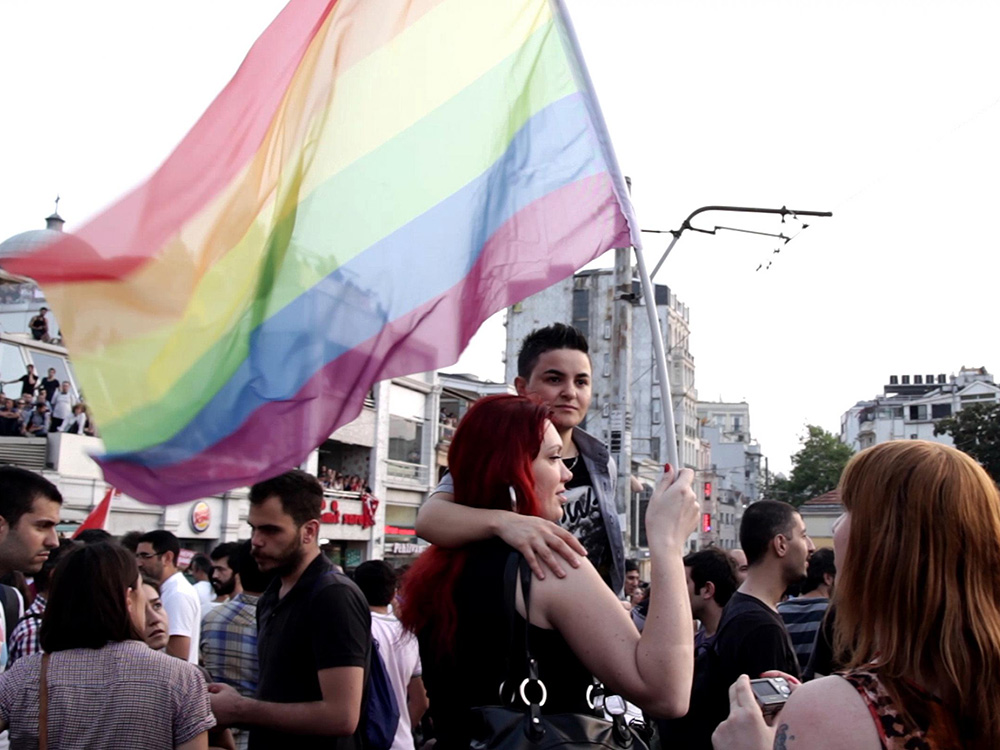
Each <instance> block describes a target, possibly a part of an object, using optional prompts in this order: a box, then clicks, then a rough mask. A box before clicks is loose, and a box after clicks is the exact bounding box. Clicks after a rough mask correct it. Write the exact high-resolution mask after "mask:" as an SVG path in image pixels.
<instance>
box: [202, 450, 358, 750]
mask: <svg viewBox="0 0 1000 750" xmlns="http://www.w3.org/2000/svg"><path fill="white" fill-rule="evenodd" d="M322 502H323V488H322V486H321V485H320V483H319V480H317V479H316V477H314V476H312V475H310V474H307V473H305V472H304V471H299V470H298V469H295V470H292V471H289V472H286V473H284V474H282V475H280V476H277V477H274V478H273V479H269V480H267V481H264V482H260V483H258V484H255V485H254V486H253V487H251V488H250V515H249V518H248V519H247V520H248V521H249V523H250V528H251V529H252V530H253V534H252V536H251V545H252V550H253V557H254V559H255V560H256V561H257V564H258V566H260V569H261V570H262V571H265V572H273V573H274V574H275V575H276V576H277V578H276V579H275V580H274V581H272V582H271V584H270V585H269V586H268V588H267V590H266V591H265V592H264V593H263V595H262V596H261V597H260V599H259V600H258V602H257V625H258V633H257V655H258V658H259V666H260V673H259V674H260V676H259V680H258V683H257V695H256V699H252V698H247V697H244V696H241V695H240V694H239V693H238V692H237V691H236V690H234V689H233V688H232V687H231V686H229V685H220V684H213V685H211V686H210V687H209V690H210V692H211V693H212V711H213V713H214V714H215V716H216V718H217V719H218V720H219V723H220V724H223V725H233V724H236V725H250V727H251V729H250V746H251V747H252V748H254V749H255V750H262V749H263V748H287V747H295V748H297V749H298V750H310V749H311V748H337V749H338V750H346V749H347V748H360V747H361V741H362V735H363V734H364V732H363V731H361V727H362V722H361V706H362V704H363V701H364V694H365V685H366V684H367V679H366V678H367V673H368V664H369V658H370V654H371V615H370V614H369V612H368V605H367V603H366V602H365V598H364V596H363V595H362V594H361V591H360V590H359V589H358V587H357V586H356V585H355V584H354V583H353V582H352V581H350V580H349V579H348V578H346V577H345V576H343V575H341V574H339V573H336V572H334V571H333V570H332V568H333V566H332V565H331V564H330V562H329V561H328V560H327V559H326V557H324V556H323V554H322V553H321V552H320V548H319V527H320V522H319V517H320V508H321V504H322ZM244 585H246V584H245V583H244Z"/></svg>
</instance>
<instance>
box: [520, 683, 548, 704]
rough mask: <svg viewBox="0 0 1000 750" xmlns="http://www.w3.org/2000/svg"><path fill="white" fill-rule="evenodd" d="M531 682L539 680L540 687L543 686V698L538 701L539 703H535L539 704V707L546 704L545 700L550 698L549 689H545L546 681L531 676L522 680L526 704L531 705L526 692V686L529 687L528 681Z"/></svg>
mask: <svg viewBox="0 0 1000 750" xmlns="http://www.w3.org/2000/svg"><path fill="white" fill-rule="evenodd" d="M529 682H537V683H538V687H539V688H541V690H542V699H541V700H540V701H538V703H536V704H535V705H537V706H539V707H541V706H544V705H545V701H547V700H548V699H549V691H548V690H546V689H545V683H544V682H542V681H541V680H533V679H531V678H530V677H525V678H524V680H523V681H522V682H521V700H523V701H524V705H526V706H530V705H531V701H529V700H528V695H527V693H525V692H524V689H525V688H526V687H528V683H529Z"/></svg>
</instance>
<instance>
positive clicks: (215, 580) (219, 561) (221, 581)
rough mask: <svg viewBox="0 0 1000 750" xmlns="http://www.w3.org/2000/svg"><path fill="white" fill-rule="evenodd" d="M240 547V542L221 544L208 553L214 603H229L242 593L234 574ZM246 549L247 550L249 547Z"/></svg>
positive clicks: (236, 576) (237, 578) (237, 577)
mask: <svg viewBox="0 0 1000 750" xmlns="http://www.w3.org/2000/svg"><path fill="white" fill-rule="evenodd" d="M241 546H242V544H241V543H240V542H223V543H222V544H220V545H218V546H217V547H216V548H215V549H213V550H212V551H211V553H209V557H210V558H212V589H213V591H214V592H215V601H216V602H225V601H229V600H230V599H232V598H234V597H235V596H237V595H238V594H239V593H240V592H241V591H242V589H241V588H240V577H239V575H238V574H237V573H236V557H237V555H239V552H240V547H241ZM247 549H248V550H249V546H248V547H247ZM258 593H260V592H258Z"/></svg>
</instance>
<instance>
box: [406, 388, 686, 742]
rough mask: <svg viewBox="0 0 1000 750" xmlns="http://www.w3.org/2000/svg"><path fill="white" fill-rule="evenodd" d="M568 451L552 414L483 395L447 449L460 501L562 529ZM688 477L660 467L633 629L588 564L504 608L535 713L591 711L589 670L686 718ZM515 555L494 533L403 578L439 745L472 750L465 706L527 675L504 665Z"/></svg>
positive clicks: (435, 553) (441, 551)
mask: <svg viewBox="0 0 1000 750" xmlns="http://www.w3.org/2000/svg"><path fill="white" fill-rule="evenodd" d="M563 448H564V445H563V442H562V439H561V438H560V436H559V432H558V431H557V429H556V427H555V425H554V424H553V422H552V421H550V420H549V409H548V407H546V406H543V405H540V404H537V403H535V402H533V401H532V400H530V399H527V398H524V397H520V396H509V395H502V396H488V397H486V398H481V399H479V400H478V401H476V403H474V404H473V405H472V407H471V408H470V409H469V411H468V412H467V413H466V415H465V417H464V418H463V419H462V421H461V422H459V424H458V427H457V429H456V430H455V436H454V438H453V439H452V442H451V447H450V449H449V452H448V465H449V466H450V467H451V470H452V472H453V475H454V478H455V490H456V491H455V502H456V503H462V504H465V505H469V506H472V507H475V508H480V509H488V510H498V509H501V508H513V512H516V513H523V514H526V515H536V516H539V517H541V518H544V519H547V520H549V521H552V522H555V521H558V520H559V517H560V516H561V515H562V512H563V505H564V504H565V502H566V500H567V497H566V482H568V481H569V480H570V478H571V477H572V474H571V472H570V471H569V469H568V468H567V467H566V465H565V463H564V462H563V460H562V450H563ZM693 479H694V475H693V473H692V472H691V471H690V470H683V471H681V472H680V474H679V475H678V476H677V478H676V481H675V478H674V476H673V472H672V471H670V470H668V471H667V472H665V474H664V476H663V478H662V479H661V480H660V482H659V484H658V485H657V487H656V489H655V491H654V492H653V495H652V498H651V499H650V502H649V508H648V510H647V513H646V531H647V536H648V538H649V541H650V544H649V549H650V570H651V588H650V590H651V594H650V605H649V618H648V619H647V621H646V626H645V629H644V630H643V632H642V634H641V635H640V634H639V632H638V630H636V628H635V626H634V625H633V624H632V621H631V619H630V618H629V615H628V613H627V612H626V611H625V610H624V608H623V607H622V606H621V602H620V601H619V600H618V597H617V596H616V595H615V594H614V593H613V592H612V591H611V590H610V588H609V587H608V586H607V584H606V582H605V581H604V580H603V579H602V578H601V576H600V575H599V574H598V572H597V570H596V569H595V568H594V566H593V565H591V564H590V562H589V560H584V561H582V562H581V564H580V566H579V567H577V568H570V569H569V570H567V571H566V576H565V577H563V578H558V577H556V576H546V577H545V578H544V579H541V580H537V579H532V583H531V590H530V596H529V601H528V604H529V606H528V609H527V610H526V609H525V603H524V598H523V594H522V595H520V596H516V597H515V602H511V604H514V606H516V607H517V611H518V613H519V614H520V615H521V617H522V618H524V617H527V619H528V622H529V624H530V628H528V630H529V637H530V639H531V643H532V651H533V655H534V656H535V657H536V659H537V661H538V669H539V677H540V679H541V680H542V681H543V682H544V683H545V684H546V685H547V687H548V700H547V702H546V703H545V705H544V706H542V707H541V710H542V712H543V713H549V712H552V713H565V712H576V711H587V710H588V709H587V691H588V687H590V686H591V685H592V684H593V682H592V679H593V678H592V677H591V675H593V676H595V677H597V678H598V679H599V680H601V681H603V682H604V683H605V684H606V686H607V687H608V689H609V690H610V691H613V692H614V693H616V694H618V695H621V696H622V697H624V698H625V699H626V700H629V701H632V702H633V703H635V704H637V705H638V706H640V707H642V708H643V709H644V710H646V711H648V712H649V713H651V714H653V715H667V716H671V715H677V714H679V713H682V712H683V711H684V710H685V708H686V704H687V699H688V691H689V685H690V680H691V670H692V666H693V661H694V644H693V642H692V639H691V609H690V605H689V604H688V598H687V595H686V592H685V585H684V567H683V565H682V563H681V560H682V557H683V547H684V544H685V543H686V541H687V537H688V535H689V534H690V533H691V532H692V531H693V530H694V528H695V525H696V523H697V519H698V502H697V498H696V496H695V494H694V491H693V490H692V488H691V484H692V482H693ZM508 512H511V511H508ZM513 554H516V553H515V552H514V550H513V549H512V547H511V546H510V545H508V544H507V543H505V542H504V541H503V540H502V539H496V538H489V539H486V540H484V541H480V542H475V543H472V544H469V545H467V546H465V547H461V548H458V549H448V548H444V547H437V546H432V547H431V548H430V549H429V550H427V551H426V552H424V553H423V554H421V555H420V557H418V558H417V560H416V562H414V563H413V565H412V567H411V568H410V570H409V572H408V573H407V577H406V580H405V581H404V584H403V591H402V595H401V597H400V598H401V604H400V607H399V608H398V610H397V613H398V616H399V619H400V621H401V622H402V623H403V625H404V626H405V627H407V628H408V629H409V630H410V631H412V632H414V633H416V634H417V636H418V639H419V641H420V659H421V662H422V664H423V670H424V671H423V676H424V684H425V685H426V686H427V690H428V695H429V698H430V712H431V716H432V718H433V719H434V728H435V732H436V734H437V745H436V748H438V750H453V749H454V748H468V747H469V746H470V744H469V743H470V739H471V738H472V731H473V730H472V724H471V722H472V714H471V709H472V708H473V707H475V706H483V705H495V704H496V703H497V702H498V700H500V697H499V695H498V690H499V689H500V686H501V683H502V682H505V681H506V680H508V678H509V679H510V680H513V681H514V682H513V683H508V686H509V685H510V684H519V683H520V679H521V677H523V676H524V675H525V672H526V666H525V667H524V668H521V667H522V665H520V664H518V665H514V666H513V668H512V671H511V672H509V673H508V669H507V666H508V656H509V653H510V649H511V647H513V648H515V649H519V648H523V643H524V640H523V639H524V637H525V629H526V628H525V624H524V622H523V620H521V624H520V626H518V624H517V622H516V621H515V618H513V617H511V613H510V610H509V606H508V600H507V597H506V596H505V570H506V567H507V565H508V561H509V560H511V559H515V560H516V559H517V558H512V555H513ZM512 625H513V632H511V627H512ZM513 670H516V671H513Z"/></svg>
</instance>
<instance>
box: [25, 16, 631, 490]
mask: <svg viewBox="0 0 1000 750" xmlns="http://www.w3.org/2000/svg"><path fill="white" fill-rule="evenodd" d="M629 244H633V245H636V246H638V244H639V236H638V229H637V226H636V224H635V222H634V219H633V217H632V209H631V206H630V204H629V201H628V197H627V193H626V190H625V185H624V181H623V179H622V177H621V174H620V171H619V170H618V167H617V165H616V162H615V157H614V154H613V151H612V149H611V144H610V140H609V138H608V136H607V131H606V128H605V126H604V123H603V120H602V117H601V114H600V110H599V108H598V105H597V100H596V98H595V97H594V94H593V90H592V87H591V85H590V82H589V79H588V77H587V74H586V71H585V68H584V65H583V60H582V58H581V56H580V53H579V48H578V45H577V43H576V40H575V37H574V36H573V32H572V29H571V27H570V25H569V20H568V16H567V15H566V12H565V9H564V8H563V7H562V5H561V4H560V3H558V2H554V1H553V0H489V1H484V0H378V1H377V2H376V0H338V1H336V2H334V1H332V0H291V2H290V3H289V4H288V5H287V6H286V8H285V9H284V10H283V11H282V12H281V14H280V15H279V16H278V17H277V18H276V19H275V21H274V22H273V23H272V24H271V26H270V27H268V29H267V30H266V31H265V32H264V34H263V35H262V36H261V37H260V39H258V40H257V42H256V43H255V44H254V46H253V47H252V48H251V50H250V52H249V54H248V56H247V58H246V60H245V61H244V62H243V65H242V66H241V67H240V69H239V70H238V71H237V73H236V75H235V76H234V78H233V79H232V81H231V82H230V83H229V84H228V85H227V86H226V88H225V89H224V90H223V91H222V93H221V94H220V95H219V96H218V97H217V98H216V100H215V101H214V102H213V103H212V104H211V106H210V107H209V108H208V110H207V111H206V112H205V114H204V115H203V116H202V117H201V119H200V120H199V121H198V122H197V124H196V125H195V126H194V128H193V129H192V130H191V131H190V133H188V135H187V136H186V137H185V138H184V140H183V141H182V142H181V143H180V145H179V146H178V147H177V149H176V150H175V151H174V152H173V153H172V154H171V156H170V157H169V158H168V159H167V161H166V162H165V163H164V164H163V165H162V166H161V167H160V169H159V170H158V171H157V172H156V173H155V174H153V175H152V177H150V178H149V179H148V180H147V181H146V182H145V183H144V184H142V185H141V186H140V187H138V188H136V189H135V190H134V191H132V192H131V193H129V194H128V195H126V196H125V197H124V198H123V199H121V200H120V201H119V202H118V203H117V204H115V205H113V206H112V207H111V208H109V209H108V210H106V211H105V212H104V213H103V214H101V215H99V216H97V217H96V218H94V219H93V220H91V221H90V222H89V223H88V224H87V225H86V226H84V227H83V228H82V229H80V230H79V231H78V232H76V233H75V234H73V235H68V236H67V237H66V238H65V239H64V240H60V241H59V242H57V243H54V244H51V245H49V246H47V247H44V248H42V249H40V250H38V251H37V252H34V253H32V254H31V255H28V256H24V257H21V258H18V259H12V260H10V261H6V262H5V266H6V268H7V270H8V271H11V272H13V273H18V274H25V275H28V276H31V277H32V278H34V279H35V280H37V281H38V282H39V283H40V284H41V285H42V286H43V287H44V290H45V293H46V296H47V298H48V300H49V301H50V302H51V305H52V307H53V309H54V311H55V313H56V315H57V317H58V320H59V322H60V324H61V329H62V333H63V336H64V339H65V341H66V342H67V344H68V346H69V349H70V354H71V356H72V359H73V363H74V367H75V370H76V373H77V376H78V379H79V381H80V383H81V384H82V386H83V392H84V394H85V396H86V399H87V401H88V403H89V404H90V406H91V408H92V410H93V413H94V415H95V420H96V423H97V425H98V427H99V429H100V432H101V436H102V437H103V439H104V443H105V447H106V450H107V453H106V454H105V455H103V456H102V457H100V458H99V461H100V463H101V465H102V466H103V468H104V473H105V477H106V479H107V481H108V482H110V483H112V484H114V485H115V486H116V487H119V488H121V489H122V490H123V491H125V492H127V493H128V494H129V495H132V496H134V497H136V498H139V499H142V500H145V501H149V502H157V503H175V502H181V501H184V500H187V499H191V498H195V497H202V496H206V495H210V494H213V493H216V492H221V491H223V490H226V489H229V488H232V487H236V486H240V485H246V484H249V483H252V482H255V481H258V480H260V479H263V478H266V477H269V476H273V475H274V474H277V473H280V472H281V471H284V470H286V469H287V468H289V467H291V466H295V465H297V464H299V463H300V462H301V461H303V460H304V459H305V457H306V456H307V455H308V453H309V451H311V450H312V449H313V448H315V447H316V446H317V445H319V444H320V443H322V442H323V441H324V440H325V439H327V438H328V436H329V435H330V434H331V432H332V431H333V430H334V429H336V428H337V427H338V426H339V425H342V424H345V423H347V422H349V421H350V420H352V419H353V418H354V417H356V416H357V414H358V413H359V412H360V410H361V407H362V403H363V400H364V398H365V396H366V394H367V393H368V392H369V389H370V388H371V386H372V385H373V384H374V383H375V382H377V381H379V380H382V379H385V378H389V377H393V376H397V375H404V374H411V373H416V372H424V371H428V370H432V369H435V368H438V367H443V366H446V365H448V364H451V363H453V362H455V361H456V360H457V358H458V356H459V354H460V353H461V351H462V349H463V348H464V347H465V345H466V344H467V343H468V341H469V339H470V338H471V336H472V335H473V334H474V333H475V331H476V330H477V328H478V327H479V326H480V324H481V323H482V322H483V321H484V320H485V319H486V318H487V317H488V316H489V315H491V314H492V313H494V312H496V311H497V310H500V309H502V308H503V307H505V306H507V305H510V304H513V303H515V302H517V301H519V300H521V299H523V298H525V297H527V296H528V295H530V294H533V293H534V292H537V291H539V290H541V289H543V288H545V287H547V286H550V285H551V284H553V283H555V282H556V281H558V280H560V279H562V278H565V277H566V276H568V275H570V274H571V273H573V271H574V270H576V269H578V268H579V267H580V266H582V265H584V264H585V263H587V262H588V261H590V260H592V259H593V258H595V257H597V256H598V255H600V254H601V253H603V252H604V251H605V250H607V249H608V248H611V247H616V246H627V245H629Z"/></svg>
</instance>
